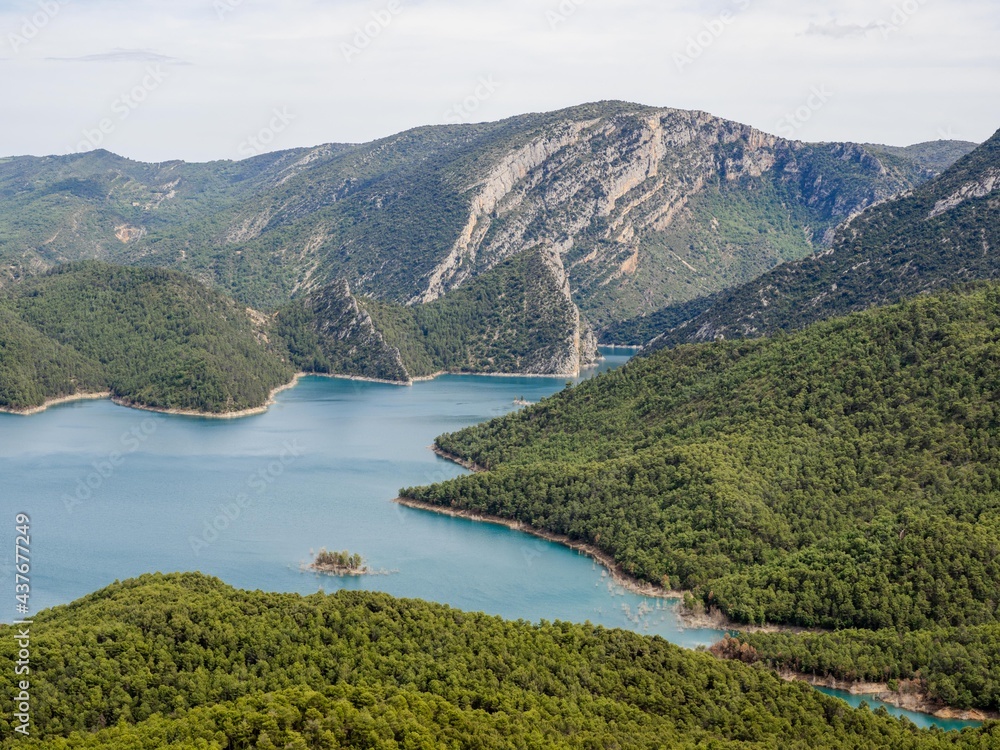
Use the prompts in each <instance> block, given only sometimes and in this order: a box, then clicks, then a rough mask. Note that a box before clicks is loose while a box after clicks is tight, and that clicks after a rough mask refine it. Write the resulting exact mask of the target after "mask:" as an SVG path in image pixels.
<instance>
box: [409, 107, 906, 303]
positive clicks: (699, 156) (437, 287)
mask: <svg viewBox="0 0 1000 750" xmlns="http://www.w3.org/2000/svg"><path fill="white" fill-rule="evenodd" d="M831 165H833V166H831ZM844 170H846V171H848V172H850V173H852V174H856V175H865V176H867V183H866V184H865V185H864V186H863V187H862V188H859V189H856V190H850V191H847V190H845V189H844V186H843V183H842V182H841V181H839V180H838V179H836V177H837V174H838V173H839V171H844ZM765 175H766V176H769V178H770V179H771V180H772V181H773V182H776V183H780V184H781V185H783V186H785V187H786V188H787V189H788V191H789V194H794V195H797V196H798V198H799V200H800V201H801V203H802V204H804V205H805V206H808V207H810V208H811V209H812V210H813V211H814V212H818V213H819V214H820V215H821V216H824V217H826V221H827V223H828V224H830V225H831V226H832V225H833V224H837V223H839V222H840V221H843V220H845V219H847V218H849V217H850V216H852V215H855V214H856V213H857V212H859V211H861V210H862V209H864V208H865V207H867V206H869V205H871V204H872V203H875V202H878V201H881V200H884V199H886V198H888V197H889V196H891V195H893V194H894V193H896V192H897V191H899V190H901V189H904V188H906V187H908V185H909V183H908V182H907V181H906V180H905V179H904V178H903V177H901V176H899V175H897V174H895V173H893V172H892V170H890V169H889V168H888V167H887V166H886V165H885V164H883V163H882V161H880V159H879V158H878V157H877V156H875V155H874V154H873V153H870V152H869V151H867V150H866V149H865V148H864V147H862V146H856V145H853V144H832V145H828V146H808V145H806V144H802V143H798V142H792V141H787V140H784V139H781V138H778V137H776V136H773V135H768V134H766V133H763V132H761V131H759V130H756V129H754V128H751V127H749V126H745V125H740V124H737V123H733V122H729V121H725V120H720V119H718V118H715V117H712V116H711V115H708V114H705V113H701V112H687V111H681V110H671V109H664V110H654V111H650V110H643V111H638V112H636V113H634V114H630V113H620V114H616V115H614V116H609V117H603V118H596V119H586V120H580V121H566V122H563V123H561V124H560V125H558V126H557V127H553V128H551V129H549V130H548V131H547V132H546V133H545V134H544V135H542V136H539V137H538V138H537V139H535V140H533V141H532V142H531V143H529V144H527V145H525V146H522V147H520V148H518V149H517V150H515V151H512V152H510V153H507V154H504V155H502V156H501V157H500V158H499V159H498V160H497V162H496V165H495V166H494V167H493V168H492V170H491V171H490V172H489V173H488V174H487V175H485V176H484V177H483V178H482V179H481V180H479V181H478V182H476V183H475V184H474V185H472V186H471V187H470V188H469V193H470V198H469V216H468V220H467V222H466V224H465V227H464V229H463V231H462V232H461V234H460V236H459V237H458V239H457V241H456V242H455V244H454V246H453V247H452V248H451V250H450V252H449V253H448V255H447V257H445V258H444V259H443V260H442V261H441V262H440V263H439V264H438V265H437V266H436V267H435V269H434V270H433V272H432V273H431V274H430V275H429V276H428V277H427V279H426V282H425V283H426V286H425V288H424V289H423V291H422V292H421V293H420V294H418V295H417V296H416V297H414V298H413V299H412V300H411V303H421V302H428V301H430V300H434V299H437V298H439V297H440V296H442V295H443V294H445V293H447V291H448V290H449V289H453V288H456V287H458V286H460V285H461V284H463V283H464V282H465V281H466V280H467V279H468V278H470V277H471V276H473V275H474V274H477V273H482V272H483V271H484V270H486V269H489V268H491V267H493V266H495V265H496V264H497V263H500V262H502V261H503V260H505V259H506V258H509V257H511V256H512V255H514V254H516V253H518V252H521V251H523V250H524V249H525V248H526V247H530V246H532V245H535V244H538V243H545V244H549V245H551V246H553V247H556V248H558V249H559V252H560V254H561V255H562V257H563V261H564V263H565V265H566V267H567V268H568V275H569V279H570V283H571V285H572V287H573V293H574V298H575V299H577V301H578V302H583V303H585V304H586V303H587V302H588V300H589V298H591V297H593V296H595V295H604V296H605V297H609V298H614V296H615V292H614V291H613V289H614V288H615V287H616V286H618V285H620V284H622V283H626V282H628V280H629V279H630V278H631V277H634V276H636V275H637V274H639V276H640V277H642V272H643V270H644V269H645V268H647V267H648V266H649V265H650V264H652V265H657V264H661V265H662V264H663V263H664V262H668V263H669V264H671V265H672V266H674V267H675V270H674V271H673V272H674V273H678V274H681V275H689V276H692V277H697V276H698V275H699V274H700V273H701V272H702V269H699V268H696V267H695V266H693V265H691V264H690V263H689V262H687V261H686V260H684V259H683V258H680V257H676V256H675V257H670V254H669V253H668V252H666V251H664V250H663V249H662V248H655V247H654V245H655V244H656V243H655V237H656V236H657V235H662V234H663V233H664V232H667V231H668V230H669V229H670V228H671V226H672V225H673V223H674V221H675V220H676V219H677V217H678V215H680V214H681V213H682V212H683V211H684V210H685V208H686V206H687V205H688V203H689V202H690V201H691V199H692V198H694V197H695V196H697V195H698V194H699V193H701V192H702V191H703V190H704V189H705V188H706V185H709V184H712V185H715V184H718V183H720V182H721V183H726V184H738V183H740V182H741V181H744V180H747V179H756V178H761V177H762V176H765ZM716 228H717V227H716ZM705 229H706V231H711V230H712V227H706V228H705ZM828 229H829V227H827V226H825V225H824V226H823V227H821V228H820V227H817V232H816V236H815V237H811V238H810V241H811V242H812V241H815V242H816V243H817V244H820V245H822V244H823V243H824V242H829V240H830V239H831V238H832V233H831V232H829V231H828ZM654 295H655V290H654Z"/></svg>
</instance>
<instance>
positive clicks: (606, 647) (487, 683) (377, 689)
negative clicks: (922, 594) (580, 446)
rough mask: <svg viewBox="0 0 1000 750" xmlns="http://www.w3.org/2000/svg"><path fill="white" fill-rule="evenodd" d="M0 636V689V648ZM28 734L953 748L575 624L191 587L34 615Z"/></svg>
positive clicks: (114, 590)
mask: <svg viewBox="0 0 1000 750" xmlns="http://www.w3.org/2000/svg"><path fill="white" fill-rule="evenodd" d="M10 631H11V628H10V626H4V627H0V690H2V691H3V692H4V694H7V695H12V694H15V693H12V692H11V691H12V690H13V687H12V685H11V680H12V679H13V677H12V676H13V663H12V660H13V659H14V658H15V657H14V653H15V648H16V645H15V642H14V639H13V638H12V637H10V635H11V634H10ZM32 634H33V640H32V648H33V661H32V666H33V674H32V685H33V687H32V689H33V699H34V702H33V706H34V708H33V711H34V730H35V731H34V736H33V738H32V739H31V740H25V739H22V738H18V739H15V738H14V735H13V734H12V727H11V724H10V721H11V718H10V716H8V715H6V714H5V715H4V716H3V717H2V718H0V738H2V742H3V747H10V748H14V747H24V748H36V747H37V748H43V747H44V748H47V749H51V750H56V749H66V750H69V749H70V748H73V749H77V748H79V749H81V750H82V749H83V748H125V747H127V748H136V749H142V750H144V749H147V748H148V749H149V750H160V749H161V748H206V749H209V748H220V749H221V748H260V749H261V750H263V749H265V748H266V749H268V750H270V749H273V748H296V749H304V748H313V749H317V750H319V749H321V748H331V749H333V748H378V749H380V750H381V749H386V750H388V749H390V748H417V747H464V748H484V749H493V748H497V749H499V748H511V749H515V748H516V749H517V750H524V749H525V748H538V749H539V750H542V749H543V748H545V749H548V748H587V749H591V748H609V747H612V748H613V747H618V748H649V749H650V750H653V749H654V748H663V747H678V748H686V747H692V748H693V747H696V746H697V747H713V748H737V747H747V748H750V747H752V748H773V747H778V746H781V747H785V748H815V747H829V748H858V747H873V748H876V747H877V748H882V747H884V748H890V747H891V748H895V749H900V748H962V747H969V748H972V747H986V746H989V744H990V743H995V742H997V741H998V740H1000V735H998V734H997V732H998V731H1000V729H997V728H990V729H986V730H980V731H966V732H964V733H961V734H949V735H945V734H942V733H940V732H928V731H920V730H917V729H915V728H914V727H913V726H912V725H910V724H908V723H906V722H900V721H896V720H894V719H891V718H889V717H888V716H886V715H884V714H881V715H880V714H873V713H871V712H868V711H855V710H851V709H849V708H848V707H847V706H846V705H845V704H843V703H842V702H840V701H838V700H835V699H832V698H828V697H825V696H823V695H821V694H819V693H818V692H816V691H814V690H812V689H811V688H809V687H807V686H805V685H802V684H785V683H783V682H782V681H781V680H779V679H778V678H777V677H775V676H773V675H772V674H771V673H770V672H768V671H767V670H764V669H755V668H752V667H747V666H745V665H742V664H738V663H732V662H723V661H719V660H716V659H714V658H713V657H711V656H709V655H707V654H699V653H692V652H687V651H684V650H682V649H680V648H678V647H676V646H673V645H671V644H669V643H667V642H665V641H663V640H661V639H659V638H649V637H644V636H639V635H636V634H633V633H629V632H624V631H609V630H604V629H602V628H595V627H593V626H590V625H568V624H562V623H543V624H541V625H537V626H535V625H529V624H527V623H524V622H517V623H513V622H504V621H503V620H500V619H498V618H494V617H489V616H486V615H481V614H466V613H462V612H459V611H456V610H453V609H450V608H448V607H443V606H440V605H435V604H427V603H423V602H418V601H404V600H398V599H393V598H392V597H389V596H387V595H385V594H375V593H360V592H340V593H338V594H336V595H334V596H324V595H321V594H317V595H313V596H309V597H304V598H303V597H299V596H296V595H287V594H265V593H260V592H256V593H249V592H239V591H235V590H233V589H230V588H229V587H227V586H225V585H223V584H222V583H221V582H219V581H216V580H214V579H209V578H205V577H202V576H199V575H194V574H187V575H173V576H144V577H143V578H141V579H138V580H135V581H129V582H125V583H116V584H114V585H113V586H111V587H109V588H108V589H105V590H104V591H101V592H98V593H96V594H93V595H91V596H88V597H86V598H85V599H83V600H81V601H78V602H76V603H75V604H72V605H69V606H66V607H60V608H58V609H55V610H51V611H49V612H46V613H43V614H41V615H39V616H38V617H37V618H36V621H35V625H34V627H33V629H32Z"/></svg>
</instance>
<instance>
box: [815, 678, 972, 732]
mask: <svg viewBox="0 0 1000 750" xmlns="http://www.w3.org/2000/svg"><path fill="white" fill-rule="evenodd" d="M816 689H817V690H819V691H820V692H821V693H825V694H826V695H832V696H833V697H834V698H840V699H841V700H842V701H844V702H845V703H847V704H849V705H851V706H853V707H854V708H858V707H859V706H861V704H862V703H865V704H867V705H868V707H869V708H871V710H872V711H874V710H876V709H878V708H884V709H885V710H886V711H888V712H889V713H890V714H892V715H893V716H905V717H906V718H907V719H909V720H910V721H912V722H913V723H914V724H916V725H917V726H918V727H925V728H927V727H940V728H941V729H945V730H949V731H950V730H957V729H965V728H966V727H978V726H980V724H981V722H978V721H958V720H953V719H937V718H935V717H933V716H929V715H928V714H918V713H914V712H913V711H904V710H903V709H901V708H896V707H895V706H890V705H889V704H888V703H883V702H882V701H878V700H875V699H874V698H873V697H872V696H870V695H851V694H850V693H846V692H844V691H843V690H831V689H830V688H816Z"/></svg>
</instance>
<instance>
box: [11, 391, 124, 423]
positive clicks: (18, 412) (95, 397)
mask: <svg viewBox="0 0 1000 750" xmlns="http://www.w3.org/2000/svg"><path fill="white" fill-rule="evenodd" d="M111 396H112V393H111V391H104V392H102V393H75V394H73V395H72V396H59V397H58V398H50V399H49V400H48V401H46V402H45V403H44V404H42V405H41V406H31V407H29V408H27V409H11V408H9V407H6V406H2V407H0V414H12V415H13V416H15V417H31V416H34V415H35V414H41V413H42V412H44V411H47V410H48V409H51V408H52V407H53V406H60V405H62V404H71V403H74V402H76V401H103V400H105V399H110V398H111Z"/></svg>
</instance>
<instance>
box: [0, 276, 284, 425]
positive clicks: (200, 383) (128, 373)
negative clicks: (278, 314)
mask: <svg viewBox="0 0 1000 750" xmlns="http://www.w3.org/2000/svg"><path fill="white" fill-rule="evenodd" d="M292 375H293V372H292V369H291V367H290V366H289V365H288V364H286V363H284V362H283V361H282V359H281V357H280V356H278V354H276V353H275V352H274V351H271V350H269V348H268V347H267V346H266V345H265V344H264V343H262V341H261V338H260V332H259V331H257V330H255V327H254V324H253V321H252V320H251V318H250V317H249V315H248V314H247V312H246V310H245V309H244V308H241V307H240V306H238V305H237V304H236V303H235V302H233V301H232V300H231V299H229V298H227V297H225V296H224V295H222V294H221V293H219V292H216V291H212V290H210V289H208V288H207V287H205V286H203V285H201V284H199V283H198V282H196V281H194V280H193V279H190V278H188V277H186V276H184V275H183V274H179V273H176V272H173V271H164V270H148V269H136V268H124V267H120V266H110V265H107V264H104V263H100V262H96V261H84V262H80V263H73V264H67V265H64V266H60V267H58V268H56V269H55V270H53V271H50V272H48V273H46V274H43V275H41V276H38V277H35V278H32V279H28V280H25V281H23V282H21V283H18V284H15V285H13V286H11V287H8V288H7V289H6V290H0V406H2V407H5V408H8V409H14V410H19V409H20V410H23V409H28V408H31V407H36V406H39V405H41V404H42V403H44V402H45V401H46V400H48V399H51V398H58V397H61V396H69V395H74V394H78V393H94V392H105V391H109V392H111V394H112V395H113V396H114V397H116V398H117V399H119V400H121V401H122V402H125V403H129V404H137V405H142V406H148V407H154V408H162V409H180V410H185V411H199V412H208V413H215V414H225V413H227V412H235V411H241V410H244V409H248V408H254V407H259V406H262V405H263V404H264V403H265V402H266V401H267V400H268V396H269V394H270V392H271V391H272V390H273V389H275V388H276V387H278V386H280V385H283V384H285V383H287V382H289V381H290V380H291V378H292Z"/></svg>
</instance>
